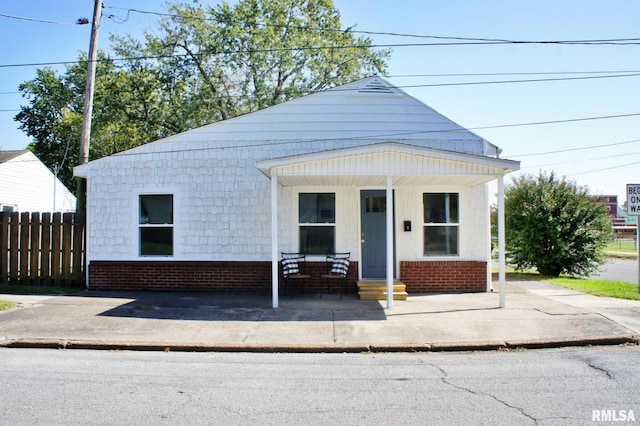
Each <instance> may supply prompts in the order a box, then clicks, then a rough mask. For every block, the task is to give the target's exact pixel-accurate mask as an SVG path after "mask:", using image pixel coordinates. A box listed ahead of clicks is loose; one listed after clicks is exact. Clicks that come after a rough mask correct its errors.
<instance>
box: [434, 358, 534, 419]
mask: <svg viewBox="0 0 640 426" xmlns="http://www.w3.org/2000/svg"><path fill="white" fill-rule="evenodd" d="M431 365H432V366H433V367H434V368H437V369H438V370H439V371H440V374H441V376H440V380H441V381H442V383H444V384H447V385H449V386H451V387H454V388H456V389H459V390H461V391H464V392H467V393H470V394H472V395H476V396H486V397H489V398H491V399H493V400H495V401H497V402H499V403H500V404H502V405H504V406H505V407H509V408H511V409H514V410H516V411H518V412H519V413H520V414H522V415H523V416H524V417H526V418H528V419H530V420H531V421H532V422H533V424H534V425H535V424H538V420H537V419H536V418H535V417H533V416H532V415H530V414H528V413H527V412H525V411H524V409H523V408H521V407H517V406H515V405H511V404H509V403H508V402H506V401H503V400H501V399H500V398H498V397H497V396H495V395H492V394H490V393H486V392H481V391H475V390H473V389H470V388H467V387H464V386H460V385H457V384H455V383H453V382H452V381H450V380H449V379H448V378H447V372H446V371H445V370H444V368H442V367H440V366H439V365H435V364H431Z"/></svg>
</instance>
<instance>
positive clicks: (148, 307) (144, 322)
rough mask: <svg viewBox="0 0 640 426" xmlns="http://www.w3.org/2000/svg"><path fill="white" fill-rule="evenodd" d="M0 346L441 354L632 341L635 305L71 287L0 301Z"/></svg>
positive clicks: (528, 287)
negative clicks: (5, 307)
mask: <svg viewBox="0 0 640 426" xmlns="http://www.w3.org/2000/svg"><path fill="white" fill-rule="evenodd" d="M0 300H12V301H16V302H18V303H19V304H20V305H19V307H18V308H16V309H12V310H10V311H6V312H3V313H0V347H54V348H103V349H138V350H189V351H283V352H284V351H287V352H360V351H429V350H430V351H444V350H483V349H485V350H486V349H508V348H518V347H523V348H538V347H554V346H567V345H588V344H622V343H638V339H639V336H640V301H628V300H618V299H609V298H599V297H595V296H589V295H585V294H582V293H578V292H573V291H571V290H566V289H563V288H560V287H555V286H552V285H549V284H545V283H538V282H509V283H508V285H507V294H506V308H505V309H500V308H499V307H498V305H499V295H498V294H495V293H473V294H446V295H419V296H409V298H408V300H407V301H395V302H394V307H393V308H391V309H387V308H385V306H386V302H384V301H380V302H378V301H361V300H357V299H356V297H355V296H349V297H345V298H344V299H339V298H338V297H337V296H336V295H323V296H322V297H319V296H318V295H313V296H308V295H306V296H304V297H297V298H283V299H281V301H280V308H278V309H273V308H271V299H270V296H269V295H264V296H256V295H242V294H241V295H223V294H217V293H187V292H82V293H79V294H77V295H72V296H15V295H2V294H0Z"/></svg>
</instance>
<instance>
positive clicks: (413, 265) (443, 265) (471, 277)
mask: <svg viewBox="0 0 640 426" xmlns="http://www.w3.org/2000/svg"><path fill="white" fill-rule="evenodd" d="M400 279H401V280H402V282H404V284H405V285H406V286H407V293H409V294H412V293H413V294H416V293H462V292H483V291H486V290H487V262H479V261H432V262H430V261H401V262H400Z"/></svg>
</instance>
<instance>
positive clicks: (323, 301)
mask: <svg viewBox="0 0 640 426" xmlns="http://www.w3.org/2000/svg"><path fill="white" fill-rule="evenodd" d="M76 296H81V297H91V298H94V297H96V298H110V299H114V298H116V299H120V298H121V299H127V300H128V301H127V302H126V303H123V304H122V305H118V306H116V307H114V308H112V309H109V310H107V311H105V312H103V313H101V314H99V315H100V316H106V317H123V318H147V319H167V320H188V321H262V322H264V321H353V320H362V321H380V320H385V319H386V315H385V312H384V309H383V307H382V305H381V303H379V302H377V301H368V300H359V299H358V298H357V296H355V295H346V296H344V297H343V298H340V297H339V296H338V295H336V294H323V295H322V296H321V295H318V294H314V295H305V296H284V297H280V303H279V307H278V308H276V309H274V308H272V307H271V306H272V305H271V304H272V301H271V295H270V294H253V293H235V294H234V293H231V294H229V293H217V292H164V291H162V292H154V291H149V292H129V291H86V292H83V293H81V294H76Z"/></svg>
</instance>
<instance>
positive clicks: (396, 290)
mask: <svg viewBox="0 0 640 426" xmlns="http://www.w3.org/2000/svg"><path fill="white" fill-rule="evenodd" d="M357 284H358V296H360V300H386V299H387V283H386V282H385V281H358V283H357ZM407 296H408V293H407V292H406V286H405V285H404V283H403V282H402V281H397V280H396V281H394V282H393V300H407Z"/></svg>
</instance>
